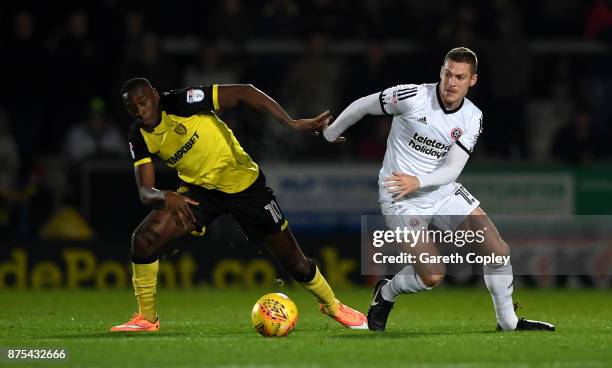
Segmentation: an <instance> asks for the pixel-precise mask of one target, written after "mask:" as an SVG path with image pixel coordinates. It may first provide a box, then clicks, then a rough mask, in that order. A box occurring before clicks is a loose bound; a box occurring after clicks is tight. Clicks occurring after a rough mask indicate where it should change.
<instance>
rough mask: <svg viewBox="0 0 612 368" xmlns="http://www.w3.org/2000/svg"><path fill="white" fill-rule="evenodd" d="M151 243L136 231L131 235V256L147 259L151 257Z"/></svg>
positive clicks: (148, 238)
mask: <svg viewBox="0 0 612 368" xmlns="http://www.w3.org/2000/svg"><path fill="white" fill-rule="evenodd" d="M153 254H154V250H153V241H152V240H151V239H150V237H149V236H147V234H146V233H145V232H144V231H142V230H141V229H136V231H134V233H133V234H132V256H133V257H137V258H149V257H151V256H153Z"/></svg>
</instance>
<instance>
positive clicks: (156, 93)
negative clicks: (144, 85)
mask: <svg viewBox="0 0 612 368" xmlns="http://www.w3.org/2000/svg"><path fill="white" fill-rule="evenodd" d="M153 96H155V99H156V100H159V92H157V90H156V89H155V88H153Z"/></svg>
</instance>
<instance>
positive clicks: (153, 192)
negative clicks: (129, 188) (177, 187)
mask: <svg viewBox="0 0 612 368" xmlns="http://www.w3.org/2000/svg"><path fill="white" fill-rule="evenodd" d="M134 170H135V175H136V185H137V186H138V194H139V195H140V201H141V202H142V203H143V204H145V205H149V206H154V207H162V206H164V207H165V208H166V209H168V210H169V211H170V212H171V213H172V217H173V218H174V220H175V221H176V224H177V225H179V226H182V227H185V228H187V229H189V228H190V227H191V224H192V223H193V222H195V216H194V215H193V212H192V211H191V208H190V207H189V205H190V204H192V205H198V204H199V203H198V202H196V201H194V200H192V199H190V198H188V197H185V196H184V195H181V194H179V193H176V192H173V191H169V190H159V189H157V188H155V169H154V167H153V163H151V162H147V163H144V164H142V165H138V166H136V167H135V168H134Z"/></svg>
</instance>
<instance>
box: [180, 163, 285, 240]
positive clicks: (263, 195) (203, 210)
mask: <svg viewBox="0 0 612 368" xmlns="http://www.w3.org/2000/svg"><path fill="white" fill-rule="evenodd" d="M177 192H178V193H181V194H183V195H184V196H187V197H189V198H191V199H193V200H195V201H197V202H199V203H200V204H199V205H197V206H191V210H192V211H193V214H194V216H195V218H196V229H197V230H196V231H193V232H192V235H196V236H198V235H199V236H202V235H204V233H205V232H206V228H207V227H208V225H209V224H210V223H211V222H213V221H214V220H215V219H216V218H217V217H219V215H223V214H229V215H231V216H232V217H233V218H235V219H236V221H238V223H239V224H240V227H242V229H243V230H244V232H245V233H246V235H247V237H248V238H249V240H263V238H264V237H265V236H266V235H272V234H276V233H279V232H281V231H283V230H285V229H286V228H287V226H288V223H287V220H286V219H285V216H284V215H283V213H282V211H281V210H280V207H279V206H278V203H276V196H275V195H274V191H272V189H270V188H268V187H267V186H266V177H265V176H264V174H263V172H262V171H261V170H260V171H259V176H258V177H257V180H255V182H253V184H251V186H249V187H248V188H246V189H245V190H243V191H242V192H238V193H225V192H222V191H220V190H216V189H206V188H204V187H201V186H198V185H192V184H187V183H181V185H180V186H179V188H178V189H177Z"/></svg>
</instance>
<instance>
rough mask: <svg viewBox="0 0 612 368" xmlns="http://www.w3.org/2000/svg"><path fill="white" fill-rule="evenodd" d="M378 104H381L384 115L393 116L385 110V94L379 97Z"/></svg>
mask: <svg viewBox="0 0 612 368" xmlns="http://www.w3.org/2000/svg"><path fill="white" fill-rule="evenodd" d="M378 102H380V108H381V109H382V112H383V114H385V115H387V116H391V114H389V113H388V112H387V110H385V103H384V102H383V93H382V92H381V93H380V94H379V95H378Z"/></svg>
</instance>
